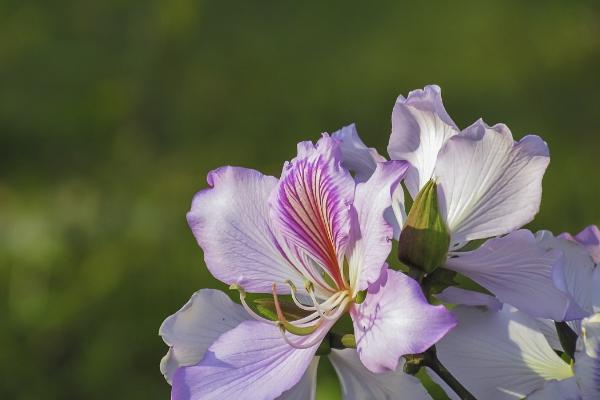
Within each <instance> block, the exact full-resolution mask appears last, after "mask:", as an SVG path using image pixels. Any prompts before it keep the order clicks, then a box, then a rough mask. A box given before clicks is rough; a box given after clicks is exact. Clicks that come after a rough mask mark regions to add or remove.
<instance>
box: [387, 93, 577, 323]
mask: <svg viewBox="0 0 600 400" xmlns="http://www.w3.org/2000/svg"><path fill="white" fill-rule="evenodd" d="M388 152H389V155H390V157H391V158H392V159H394V160H404V161H408V162H409V163H410V167H409V169H408V171H407V175H406V179H405V182H406V188H407V189H408V192H409V194H410V195H411V196H412V198H413V199H417V200H419V193H421V192H422V191H425V190H427V189H428V188H431V186H432V185H433V186H435V187H436V189H437V197H436V198H434V197H431V196H429V197H428V198H431V199H434V200H435V204H438V203H439V204H438V205H439V210H438V211H439V214H440V216H441V219H442V221H443V224H441V225H442V227H443V228H444V229H437V230H434V231H433V233H435V234H437V236H434V237H439V236H440V235H441V237H442V238H440V239H439V240H437V243H438V244H443V243H444V240H443V236H444V235H445V234H446V232H447V235H449V240H448V243H449V246H448V247H447V249H434V250H435V251H436V253H435V257H430V258H429V259H436V260H437V259H441V260H442V262H441V264H443V265H436V266H434V267H443V268H446V269H449V270H453V271H455V272H458V273H461V274H463V275H465V276H467V277H468V278H470V279H472V280H473V281H475V282H477V283H478V284H480V285H481V286H483V287H484V288H486V289H487V290H489V291H490V292H492V293H494V294H495V295H496V296H497V297H498V299H500V300H501V301H502V302H505V303H508V304H511V305H513V306H515V307H517V308H519V309H520V310H521V311H523V312H526V313H528V314H530V315H532V316H534V317H541V318H551V319H554V320H559V321H562V320H570V319H577V318H581V317H582V315H584V313H583V312H582V310H581V309H580V308H579V307H578V306H577V304H576V303H575V302H574V301H573V299H572V298H571V297H570V296H569V295H568V293H566V292H565V291H563V290H560V289H559V288H557V287H556V286H555V284H554V279H553V277H554V276H555V275H557V274H558V275H560V274H562V272H561V268H562V258H561V257H562V255H561V253H560V251H548V250H547V249H544V248H542V247H541V246H540V245H539V243H538V240H537V239H536V238H535V237H534V235H533V234H532V233H531V232H530V231H528V230H523V229H519V228H520V227H522V226H523V225H524V224H526V223H528V222H530V221H531V220H532V219H533V217H534V215H535V214H536V213H537V211H538V209H539V205H540V200H541V193H542V186H541V183H542V177H543V175H544V172H545V170H546V167H547V166H548V163H549V161H550V157H549V153H548V148H547V145H546V143H545V142H544V141H543V140H542V139H541V138H540V137H538V136H535V135H527V136H525V137H524V138H522V139H521V140H520V141H518V142H515V141H514V140H513V137H512V134H511V132H510V130H509V129H508V127H507V126H506V125H503V124H497V125H494V126H488V125H487V124H486V123H485V122H483V120H478V121H477V122H475V123H474V124H473V125H471V126H469V127H468V128H466V129H464V130H462V131H460V130H459V129H458V128H457V126H456V124H455V123H454V122H453V121H452V119H451V118H450V116H449V115H448V113H447V112H446V110H445V109H444V106H443V104H442V98H441V91H440V88H439V87H437V86H426V87H425V88H424V89H423V90H415V91H412V92H410V93H409V95H408V97H407V98H404V97H403V96H400V97H398V100H397V101H396V104H395V106H394V109H393V112H392V133H391V136H390V141H389V145H388ZM394 197H395V199H396V200H395V201H394V204H393V206H394V213H395V215H396V219H397V221H398V224H399V225H406V224H408V228H409V229H405V230H403V231H402V233H405V232H406V235H405V236H408V233H409V232H411V231H414V230H415V229H414V227H413V226H411V214H410V213H409V215H408V218H407V216H406V212H405V210H404V207H403V202H404V193H403V191H402V189H401V188H400V189H398V190H397V191H396V192H395V194H394ZM421 197H422V196H421ZM413 208H414V206H413ZM412 212H413V210H412V209H411V213H412ZM430 215H432V216H433V217H435V218H437V216H436V215H435V214H430ZM412 220H417V221H418V220H419V218H418V216H417V217H414V216H413V218H412ZM433 221H437V220H435V219H433ZM438 225H439V224H438ZM444 225H445V226H444ZM502 235H505V236H502ZM411 236H413V235H411ZM430 236H431V235H430ZM397 237H398V235H397ZM487 238H492V239H491V240H488V241H487V242H485V243H484V244H483V245H481V246H480V247H479V248H477V249H475V250H473V251H458V250H460V249H462V248H463V247H464V246H465V245H466V244H467V243H469V242H470V241H473V240H479V239H487ZM404 239H405V237H403V235H402V234H400V235H399V240H400V244H399V248H400V250H401V254H400V255H401V256H402V255H403V253H402V250H403V249H404V248H406V247H408V248H411V247H410V243H408V246H407V245H406V243H403V240H404ZM425 242H426V241H425ZM440 250H441V251H440ZM419 251H421V252H425V251H428V250H427V248H424V249H421V248H419V249H415V248H414V247H413V248H412V249H411V252H412V253H418V252H419ZM446 252H447V253H448V255H447V257H441V258H440V254H441V255H442V256H443V255H444V254H445V253H446ZM404 255H405V256H407V258H408V260H411V259H414V257H411V254H410V253H408V254H404ZM444 260H445V261H444ZM416 267H419V266H418V265H416ZM431 269H432V267H431V266H429V267H428V268H425V270H426V271H427V272H429V271H430V270H431Z"/></svg>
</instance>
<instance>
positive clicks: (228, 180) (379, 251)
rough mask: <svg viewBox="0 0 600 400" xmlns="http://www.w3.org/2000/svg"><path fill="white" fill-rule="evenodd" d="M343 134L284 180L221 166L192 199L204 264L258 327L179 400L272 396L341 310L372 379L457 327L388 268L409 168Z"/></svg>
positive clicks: (299, 369) (213, 360)
mask: <svg viewBox="0 0 600 400" xmlns="http://www.w3.org/2000/svg"><path fill="white" fill-rule="evenodd" d="M337 136H341V138H339V139H338V138H332V137H329V136H328V135H326V134H325V135H324V136H323V137H322V138H321V139H320V140H319V142H318V143H317V144H316V145H313V144H312V143H310V142H303V143H300V144H299V145H298V155H297V157H296V158H294V159H293V160H292V161H290V162H289V163H286V164H285V165H284V168H283V172H282V176H281V179H277V178H274V177H271V176H265V175H263V174H261V173H259V172H257V171H254V170H249V169H244V168H237V167H223V168H220V169H217V170H215V171H212V172H211V173H210V174H209V175H208V183H209V185H210V186H211V187H210V188H209V189H205V190H202V191H200V192H199V193H198V194H196V196H195V197H194V200H193V202H192V208H191V210H190V212H189V213H188V222H189V224H190V227H191V229H192V231H193V233H194V235H195V237H196V239H197V241H198V243H199V245H200V246H201V247H202V249H203V250H204V258H205V261H206V265H207V267H208V269H209V270H210V272H211V273H212V274H213V275H214V276H215V277H216V278H217V279H219V280H220V281H222V282H224V283H226V284H228V285H231V287H232V288H235V289H237V290H239V292H240V300H241V303H242V306H243V307H244V308H245V310H246V311H247V313H248V314H249V315H250V316H251V317H252V318H253V320H250V321H248V320H245V321H242V322H241V323H239V324H238V325H236V326H235V327H233V326H232V327H231V328H232V329H230V330H227V331H226V332H225V333H223V334H221V335H220V336H219V337H218V338H217V339H216V340H215V341H214V342H213V343H212V344H211V345H210V346H209V347H208V349H207V351H206V352H205V353H204V355H203V357H202V359H201V360H200V362H198V363H197V364H195V365H193V366H186V367H182V368H180V369H179V370H178V371H177V373H175V375H174V377H173V397H174V398H176V399H188V398H190V399H212V398H219V399H222V398H226V397H229V396H232V397H233V398H235V397H237V398H243V397H244V396H245V394H247V393H252V397H253V398H256V399H273V398H276V397H278V396H280V395H282V393H284V392H286V391H288V390H290V389H292V388H293V387H294V385H296V384H297V383H298V382H299V381H300V380H301V379H302V377H303V376H304V375H305V373H306V371H307V369H309V366H310V365H311V363H312V362H313V359H314V356H315V353H316V351H317V349H318V348H319V346H320V344H321V342H322V341H323V339H324V338H325V336H326V335H327V333H328V332H329V331H330V329H331V328H332V327H333V325H334V324H335V322H336V321H337V320H338V319H339V318H340V317H342V316H343V315H344V314H346V313H349V314H350V316H351V318H352V321H353V325H354V339H355V342H356V352H357V354H358V358H359V359H360V361H361V362H362V364H363V365H364V366H365V367H366V368H367V369H368V370H369V371H371V372H374V373H382V372H390V371H395V370H396V369H397V366H398V362H399V357H400V356H402V355H404V354H410V353H419V352H422V351H425V350H426V349H427V348H429V347H430V346H431V345H433V344H434V343H436V342H437V341H438V340H439V339H440V338H441V337H443V336H444V335H445V334H446V333H447V332H448V331H449V330H450V329H452V328H453V327H454V326H455V324H456V321H455V319H454V318H453V317H452V315H451V314H450V313H449V312H448V311H447V310H446V309H445V308H444V307H443V306H432V305H430V304H428V303H427V301H426V299H425V297H424V295H423V293H422V292H421V289H420V287H419V285H418V283H417V282H416V281H414V280H413V279H411V278H409V277H407V276H406V275H404V274H402V273H400V272H397V271H393V270H389V269H387V265H386V258H387V257H388V255H389V252H390V250H391V239H392V236H393V228H392V226H390V225H389V224H388V223H387V222H386V220H385V218H384V213H385V212H386V210H388V209H389V208H390V206H391V197H392V193H394V191H395V190H396V188H397V187H398V185H399V182H400V180H401V179H402V178H403V176H404V174H405V172H406V168H407V164H406V163H405V162H401V161H390V162H381V161H380V160H379V159H377V158H376V157H374V155H373V154H372V153H369V150H368V149H366V147H365V146H364V144H362V142H361V141H360V139H358V137H357V136H356V137H352V135H351V134H346V133H344V132H340V133H338V135H337ZM343 137H346V138H347V139H348V138H350V137H351V139H352V140H347V141H343ZM356 144H362V146H358V147H353V145H356ZM356 152H358V153H359V155H361V156H362V155H364V154H371V156H370V158H368V157H367V158H365V159H364V161H365V163H366V164H365V165H362V164H361V163H357V158H356V157H345V154H346V155H349V154H355V153H356ZM363 167H365V168H363ZM373 167H374V168H373ZM349 168H350V169H352V170H353V172H354V174H355V177H354V178H353V176H352V175H351V172H350V169H349ZM366 168H368V170H367V169H366ZM355 179H356V180H355ZM247 293H269V294H271V295H272V300H268V301H265V300H262V305H263V307H264V308H266V309H267V311H270V312H271V314H272V315H271V316H270V317H268V316H267V318H265V315H264V313H263V314H260V313H257V312H256V311H255V310H254V309H253V308H252V306H251V305H250V304H249V303H248V302H247V299H246V295H247ZM282 295H289V296H290V297H291V299H290V300H284V299H283V298H281V296H282ZM263 311H264V310H263ZM223 318H226V316H223ZM207 326H209V327H210V326H211V323H210V322H208V323H207ZM173 352H175V353H174V354H175V355H177V346H174V350H173ZM165 363H168V360H167V361H165Z"/></svg>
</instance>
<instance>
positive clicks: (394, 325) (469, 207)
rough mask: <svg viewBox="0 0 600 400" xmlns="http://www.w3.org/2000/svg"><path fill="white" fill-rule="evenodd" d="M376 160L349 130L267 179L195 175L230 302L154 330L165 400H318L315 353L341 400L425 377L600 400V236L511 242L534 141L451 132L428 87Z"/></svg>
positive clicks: (192, 218) (530, 196)
mask: <svg viewBox="0 0 600 400" xmlns="http://www.w3.org/2000/svg"><path fill="white" fill-rule="evenodd" d="M388 154H389V157H390V160H387V159H386V158H385V157H383V156H381V155H380V154H379V153H378V152H377V151H376V150H375V149H373V148H369V147H367V146H366V145H365V144H364V143H363V141H362V140H361V139H360V138H359V136H358V133H357V131H356V128H355V126H354V125H349V126H346V127H344V128H342V129H341V130H339V131H337V132H335V133H333V134H331V135H329V134H326V133H324V134H323V135H322V137H321V138H320V139H319V140H318V141H317V142H316V143H312V142H310V141H309V142H302V143H299V144H298V150H297V155H296V157H295V158H294V159H292V160H291V161H288V162H285V163H284V165H283V170H282V173H281V176H280V177H279V178H276V177H273V176H268V175H263V174H262V173H260V172H258V171H255V170H251V169H246V168H240V167H231V166H227V167H221V168H218V169H216V170H214V171H212V172H210V173H209V174H208V178H207V180H208V185H209V187H208V188H207V189H203V190H201V191H200V192H198V193H197V194H196V196H195V197H194V199H193V201H192V206H191V210H190V211H189V212H188V214H187V219H188V223H189V226H190V228H191V230H192V232H193V234H194V236H195V238H196V240H197V242H198V244H199V246H200V247H201V248H202V250H203V252H204V260H205V262H206V266H207V267H208V270H209V271H210V273H211V274H212V275H213V276H214V277H215V278H216V279H218V280H219V281H221V282H223V283H225V284H226V285H228V286H229V288H230V289H232V290H234V291H235V292H236V293H237V295H239V303H238V302H234V301H232V300H231V299H230V297H229V296H227V295H226V294H224V293H223V292H221V291H218V290H213V289H201V290H199V291H198V292H196V293H194V295H193V296H192V298H191V299H190V300H189V302H188V303H187V304H185V305H184V306H183V307H182V308H181V309H180V310H179V311H178V312H177V313H175V314H173V315H171V316H170V317H168V318H167V319H166V320H165V321H164V323H163V324H162V326H161V327H160V332H159V333H160V335H161V336H162V338H163V339H164V341H165V342H166V344H167V345H169V351H168V353H167V354H166V356H165V357H164V358H163V359H162V361H161V364H160V368H161V371H162V373H163V374H164V376H165V378H166V379H167V381H168V382H169V383H170V384H171V385H172V392H171V393H172V395H171V397H172V399H176V400H183V399H226V398H237V399H259V400H260V399H314V396H315V391H316V371H317V367H318V363H319V359H320V357H324V356H327V357H328V358H329V360H330V361H331V363H332V365H333V367H334V368H335V370H336V372H337V375H338V377H339V380H340V384H341V387H342V392H343V397H344V398H345V399H357V400H358V399H411V400H412V399H431V397H430V395H429V394H428V392H427V391H426V390H425V388H424V387H423V386H422V385H421V382H420V380H419V379H417V378H416V377H415V376H413V375H414V374H415V373H416V372H417V371H418V370H419V369H420V368H421V367H429V368H427V369H426V370H427V372H428V373H429V374H430V375H431V378H432V379H433V380H434V381H435V382H438V383H439V385H441V386H442V387H443V388H444V389H445V390H446V392H447V393H448V395H449V396H450V397H452V398H480V399H519V398H523V397H525V396H527V397H528V398H531V399H536V398H537V399H546V398H557V399H578V398H583V399H594V398H600V397H599V396H600V272H599V271H600V269H598V268H597V266H596V264H597V263H598V262H600V232H599V231H598V229H597V228H596V227H590V228H587V229H586V230H585V231H583V232H581V233H580V234H579V235H577V236H575V237H572V236H570V235H568V234H563V235H560V236H558V237H555V236H553V235H552V234H551V233H550V232H547V231H542V232H538V233H536V234H534V233H532V232H530V231H528V230H526V229H522V227H523V225H525V224H527V223H528V222H530V221H531V220H532V219H533V217H534V215H535V214H536V213H537V211H538V209H539V206H540V201H541V193H542V178H543V175H544V172H545V170H546V167H547V166H548V163H549V160H550V158H549V153H548V148H547V145H546V143H545V142H544V141H543V140H542V139H541V138H539V137H538V136H534V135H529V136H525V137H524V138H522V139H521V140H520V141H518V142H516V141H514V140H513V137H512V134H511V132H510V131H509V129H508V128H507V127H506V126H505V125H502V124H498V125H494V126H488V125H487V124H485V123H484V122H483V121H482V120H479V121H477V122H475V123H474V124H472V125H471V126H469V127H467V128H465V129H463V130H461V129H459V128H458V127H457V125H456V124H455V123H454V122H453V121H452V119H451V118H450V116H449V115H448V114H447V112H446V110H445V109H444V106H443V104H442V99H441V92H440V89H439V87H437V86H427V87H425V88H424V89H423V90H416V91H413V92H411V93H410V94H409V95H408V97H406V98H405V97H403V96H400V97H399V98H398V100H397V101H396V104H395V106H394V109H393V112H392V132H391V136H390V140H389V146H388ZM407 198H409V200H408V201H405V200H406V199H407ZM408 204H411V207H410V208H409V207H407V205H408ZM394 242H396V244H397V246H396V248H397V253H396V254H391V253H392V248H393V247H394V246H393V245H394ZM450 309H451V310H450ZM551 396H554V397H551ZM557 396H558V397H557ZM561 396H562V397H561Z"/></svg>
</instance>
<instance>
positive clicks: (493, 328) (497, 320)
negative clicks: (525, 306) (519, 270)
mask: <svg viewBox="0 0 600 400" xmlns="http://www.w3.org/2000/svg"><path fill="white" fill-rule="evenodd" d="M453 313H455V314H456V316H457V317H458V319H459V323H458V326H457V327H456V328H455V329H454V330H452V331H451V332H450V333H449V334H448V335H446V336H445V337H444V338H443V339H442V340H441V341H440V342H439V343H438V344H437V345H436V348H437V354H438V358H439V359H440V361H441V362H442V364H443V365H444V366H445V367H446V368H448V370H449V371H450V373H451V374H452V375H454V377H455V378H456V379H458V380H459V382H461V383H462V384H463V385H464V386H465V387H466V388H467V389H468V390H469V391H470V392H471V393H472V394H473V395H474V396H475V397H476V398H478V399H486V400H508V399H514V400H517V399H522V398H523V397H525V396H527V395H528V394H529V393H531V392H533V391H535V390H537V389H540V388H542V387H543V385H544V383H545V382H546V381H548V380H551V379H566V378H569V377H570V376H572V375H573V373H572V371H571V367H570V366H569V365H568V364H567V363H565V362H564V361H563V360H561V358H560V357H559V356H557V355H556V353H555V352H554V350H552V348H551V347H550V345H549V344H548V342H547V341H546V338H545V337H544V335H543V334H542V332H540V331H539V329H538V327H537V324H536V321H535V319H533V318H530V317H529V316H527V315H526V314H524V313H521V312H519V311H517V310H516V309H514V308H512V307H510V306H504V307H503V309H502V310H501V311H500V312H494V311H489V310H488V311H483V310H481V309H478V308H474V307H464V306H461V307H457V308H455V309H454V310H453Z"/></svg>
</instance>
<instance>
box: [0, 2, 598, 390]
mask: <svg viewBox="0 0 600 400" xmlns="http://www.w3.org/2000/svg"><path fill="white" fill-rule="evenodd" d="M599 12H600V8H599V3H598V2H592V1H572V2H554V1H549V2H544V3H537V2H518V1H506V2H471V3H465V2H460V3H457V2H413V3H410V4H409V3H407V2H397V1H384V2H378V3H377V4H365V3H363V2H358V1H341V0H334V1H330V2H315V3H312V4H308V3H306V2H290V1H277V2H237V3H232V2H221V1H199V0H174V1H158V0H149V1H134V0H106V1H92V2H77V1H66V0H57V1H40V0H32V1H14V0H6V1H3V2H2V7H0V60H1V62H0V82H2V88H1V90H0V342H1V343H2V344H3V346H2V351H1V352H0V372H1V374H2V376H3V379H2V380H0V397H1V398H11V399H14V398H18V399H24V400H28V399H36V400H37V399H40V398H44V399H48V400H51V399H61V400H65V399H66V400H69V399H90V400H94V399H128V400H131V399H166V398H168V393H169V387H168V385H167V384H166V383H165V382H164V381H163V379H162V377H161V375H160V373H159V371H158V362H159V360H160V358H161V357H162V355H163V354H164V353H165V351H166V346H165V345H164V344H163V343H162V341H161V340H160V338H159V337H158V336H157V332H158V327H159V326H160V323H161V322H162V320H163V319H164V318H165V317H166V316H168V315H170V314H171V313H173V312H175V311H177V310H178V309H179V307H180V306H181V305H183V304H184V303H185V302H186V301H187V299H188V298H189V297H190V296H191V294H192V293H193V292H194V291H195V290H197V289H199V288H202V287H217V288H220V289H226V287H225V285H222V284H220V283H218V282H216V281H215V280H214V279H213V278H211V277H210V274H209V273H208V272H207V270H206V268H205V266H204V264H203V258H202V252H201V250H200V249H198V247H197V245H196V242H195V240H194V238H193V237H192V235H191V233H190V232H189V229H188V228H187V226H186V222H185V212H186V211H187V210H188V209H189V205H190V202H191V198H192V196H193V194H194V192H195V191H196V190H199V189H200V188H203V187H205V186H206V184H205V175H206V173H207V172H208V171H209V170H210V169H213V168H216V167H218V166H221V165H223V164H231V165H242V166H246V167H251V168H256V169H260V170H262V171H264V172H266V173H269V174H273V175H278V174H279V173H280V171H281V166H282V162H283V160H286V159H290V158H291V157H292V156H293V155H294V153H295V145H296V143H297V142H298V141H300V140H306V139H316V138H317V137H318V135H319V134H320V132H322V131H324V130H327V131H333V130H335V129H337V128H339V127H341V126H342V125H345V124H348V123H350V122H353V121H354V122H357V124H358V129H359V132H360V134H361V136H362V138H363V139H364V141H365V142H366V143H368V144H369V145H371V146H377V147H378V148H379V150H380V152H381V153H382V154H384V153H385V146H386V144H387V140H388V134H389V131H390V113H391V109H392V106H393V103H394V100H395V98H396V96H397V95H398V94H400V93H403V94H406V93H407V92H408V91H409V90H411V89H414V88H419V87H423V86H424V85H425V84H428V83H438V84H440V85H441V87H442V89H443V95H444V99H445V104H446V106H447V109H448V111H449V113H450V114H451V115H452V116H453V118H454V119H455V121H456V122H457V124H458V125H459V126H461V127H465V126H467V125H468V124H470V123H471V122H473V121H474V120H475V119H476V118H478V117H480V116H483V117H485V119H486V120H487V122H489V123H496V122H499V121H502V122H505V123H507V124H508V125H509V126H510V127H511V129H512V130H513V133H514V135H515V137H516V138H520V137H522V136H523V135H524V134H526V133H529V132H535V133H538V134H540V135H542V136H543V137H544V139H545V140H546V141H547V142H548V143H549V145H550V149H551V151H552V163H551V166H550V168H549V170H548V172H547V174H546V177H545V179H544V199H543V203H542V208H541V212H540V214H539V217H538V218H537V219H536V221H535V223H534V225H533V226H532V228H536V229H538V228H542V227H544V228H547V229H551V230H553V231H555V232H561V231H571V232H576V231H578V230H580V229H581V228H583V227H584V226H585V225H587V224H590V223H600V214H599V213H600V208H598V207H597V204H598V193H600V179H598V176H597V174H598V157H597V153H598V148H599V146H600V135H599V134H598V128H597V126H598V123H597V119H598V110H599V109H600V96H598V95H597V93H598V91H599V90H600V75H599V74H598V73H597V72H598V70H599V69H600V28H599V27H600V23H599ZM233 295H234V294H232V296H233ZM319 377H320V379H321V383H322V384H321V385H320V386H319V398H320V399H335V398H338V396H339V389H338V388H337V386H336V385H337V384H336V380H335V378H334V375H333V372H332V369H331V367H330V366H329V364H328V363H327V361H325V360H324V361H323V369H322V370H321V371H320V372H319Z"/></svg>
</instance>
